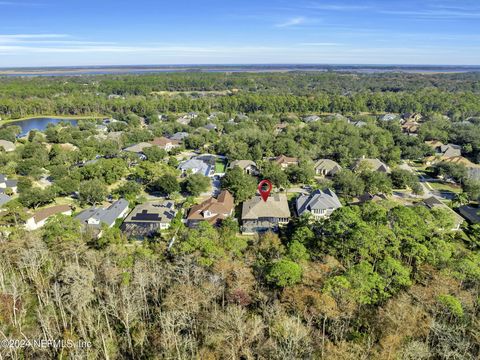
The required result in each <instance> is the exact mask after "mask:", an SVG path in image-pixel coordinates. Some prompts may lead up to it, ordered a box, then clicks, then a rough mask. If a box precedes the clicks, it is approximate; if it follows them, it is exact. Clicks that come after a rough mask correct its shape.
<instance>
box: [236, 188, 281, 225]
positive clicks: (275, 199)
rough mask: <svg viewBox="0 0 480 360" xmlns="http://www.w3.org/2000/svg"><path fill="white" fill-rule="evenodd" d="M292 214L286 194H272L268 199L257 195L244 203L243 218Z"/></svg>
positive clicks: (252, 218)
mask: <svg viewBox="0 0 480 360" xmlns="http://www.w3.org/2000/svg"><path fill="white" fill-rule="evenodd" d="M290 216H291V214H290V209H289V207H288V201H287V196H286V195H285V194H273V195H270V197H269V198H268V200H267V201H263V199H262V198H261V197H260V196H255V197H253V198H251V199H249V200H247V201H245V202H244V203H243V206H242V219H243V220H255V219H258V218H272V217H273V218H289V217H290Z"/></svg>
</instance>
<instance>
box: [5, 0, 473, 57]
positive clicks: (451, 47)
mask: <svg viewBox="0 0 480 360" xmlns="http://www.w3.org/2000/svg"><path fill="white" fill-rule="evenodd" d="M260 63H283V64H285V63H316V64H326V63H329V64H452V65H453V64H458V65H460V64H465V65H478V64H480V1H478V0H418V1H412V0H403V1H397V0H395V1H394V0H383V1H380V0H370V1H362V0H356V1H353V0H336V1H335V0H330V1H320V0H305V1H304V0H297V1H293V0H292V1H283V0H243V1H238V0H237V1H232V0H223V1H219V0H197V1H185V0H173V1H162V0H157V1H155V0H135V1H126V0H96V1H94V0H81V1H80V0H0V67H15V66H70V65H131V64H260Z"/></svg>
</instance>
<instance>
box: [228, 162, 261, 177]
mask: <svg viewBox="0 0 480 360" xmlns="http://www.w3.org/2000/svg"><path fill="white" fill-rule="evenodd" d="M234 167H239V168H240V169H242V170H243V172H244V173H245V174H249V175H254V176H256V175H258V174H259V173H260V171H259V170H258V167H257V164H256V163H255V162H254V161H252V160H235V161H232V162H231V163H230V165H229V168H230V169H233V168H234Z"/></svg>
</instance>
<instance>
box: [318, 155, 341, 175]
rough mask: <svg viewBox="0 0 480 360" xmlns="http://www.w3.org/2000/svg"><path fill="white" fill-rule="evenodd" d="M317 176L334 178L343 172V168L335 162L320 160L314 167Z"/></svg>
mask: <svg viewBox="0 0 480 360" xmlns="http://www.w3.org/2000/svg"><path fill="white" fill-rule="evenodd" d="M314 169H315V174H317V175H318V176H334V175H335V174H336V173H337V172H339V171H340V170H342V167H341V166H340V165H339V164H338V163H337V162H335V161H333V160H330V159H319V160H317V162H316V163H315V166H314Z"/></svg>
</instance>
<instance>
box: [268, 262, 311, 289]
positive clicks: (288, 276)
mask: <svg viewBox="0 0 480 360" xmlns="http://www.w3.org/2000/svg"><path fill="white" fill-rule="evenodd" d="M301 279H302V268H301V266H300V265H298V264H297V263H295V262H293V261H291V260H288V259H281V260H278V261H275V262H274V263H273V264H272V265H271V266H270V269H269V270H268V274H267V280H268V282H270V283H272V284H275V285H276V286H280V287H285V286H291V285H295V284H296V283H298V282H300V280H301Z"/></svg>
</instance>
